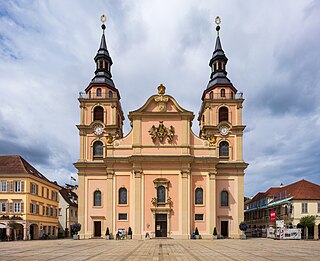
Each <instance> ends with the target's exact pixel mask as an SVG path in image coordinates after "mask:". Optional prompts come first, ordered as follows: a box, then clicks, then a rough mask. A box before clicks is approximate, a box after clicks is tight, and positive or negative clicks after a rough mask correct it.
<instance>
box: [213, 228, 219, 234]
mask: <svg viewBox="0 0 320 261" xmlns="http://www.w3.org/2000/svg"><path fill="white" fill-rule="evenodd" d="M213 235H214V236H216V235H218V233H217V228H216V227H214V229H213Z"/></svg>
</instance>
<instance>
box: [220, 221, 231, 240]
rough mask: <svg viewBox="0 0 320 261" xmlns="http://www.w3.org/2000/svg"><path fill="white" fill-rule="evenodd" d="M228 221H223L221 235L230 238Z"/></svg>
mask: <svg viewBox="0 0 320 261" xmlns="http://www.w3.org/2000/svg"><path fill="white" fill-rule="evenodd" d="M228 223H229V222H228V221H221V235H222V236H224V237H229V229H228Z"/></svg>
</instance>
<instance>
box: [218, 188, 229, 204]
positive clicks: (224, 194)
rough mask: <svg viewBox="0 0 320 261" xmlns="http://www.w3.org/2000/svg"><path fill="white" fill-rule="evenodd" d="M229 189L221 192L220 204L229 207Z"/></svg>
mask: <svg viewBox="0 0 320 261" xmlns="http://www.w3.org/2000/svg"><path fill="white" fill-rule="evenodd" d="M228 194H229V193H228V191H221V194H220V203H221V204H220V205H221V207H227V206H229V195H228Z"/></svg>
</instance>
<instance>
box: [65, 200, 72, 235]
mask: <svg viewBox="0 0 320 261" xmlns="http://www.w3.org/2000/svg"><path fill="white" fill-rule="evenodd" d="M69 208H70V205H68V207H67V208H66V228H67V229H68V231H69V227H68V209H69ZM69 218H70V215H69ZM69 221H70V220H69ZM69 233H71V231H69Z"/></svg>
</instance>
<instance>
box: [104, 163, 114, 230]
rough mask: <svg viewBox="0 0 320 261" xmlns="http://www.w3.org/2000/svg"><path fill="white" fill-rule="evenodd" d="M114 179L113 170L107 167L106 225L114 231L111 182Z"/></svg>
mask: <svg viewBox="0 0 320 261" xmlns="http://www.w3.org/2000/svg"><path fill="white" fill-rule="evenodd" d="M113 180H114V170H112V169H107V193H106V200H105V202H106V226H107V227H110V228H111V229H112V230H111V231H115V227H114V222H113V219H114V215H115V213H114V210H113V209H114V208H113V200H112V199H113V189H114V187H113V184H114V182H113Z"/></svg>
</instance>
